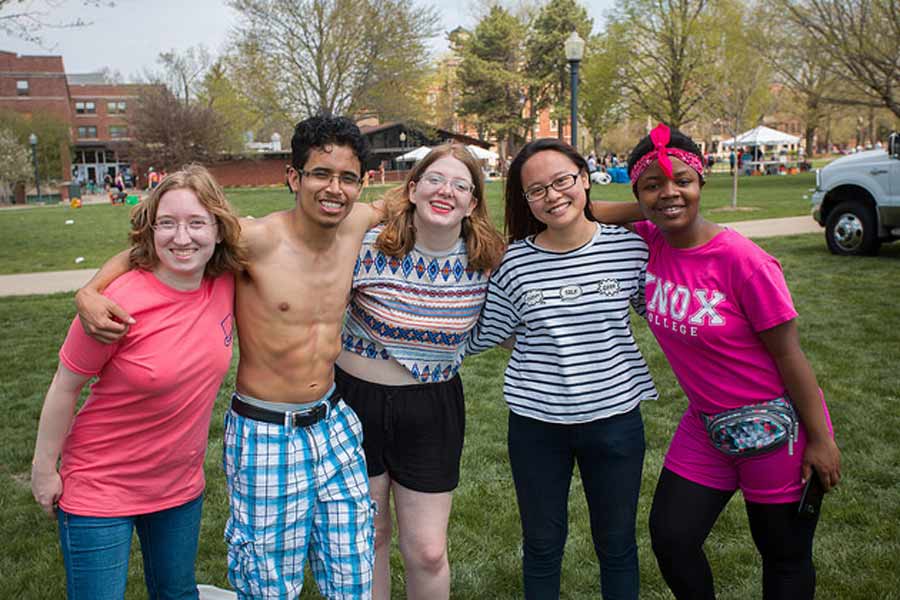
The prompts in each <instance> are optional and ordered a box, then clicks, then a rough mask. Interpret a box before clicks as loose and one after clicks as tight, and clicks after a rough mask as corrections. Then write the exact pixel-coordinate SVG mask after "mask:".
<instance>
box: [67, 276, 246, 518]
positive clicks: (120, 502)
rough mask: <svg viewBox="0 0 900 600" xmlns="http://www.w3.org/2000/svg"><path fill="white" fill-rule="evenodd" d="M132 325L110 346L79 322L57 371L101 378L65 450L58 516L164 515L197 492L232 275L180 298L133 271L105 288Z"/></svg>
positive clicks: (220, 369) (227, 359)
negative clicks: (61, 513) (132, 320)
mask: <svg viewBox="0 0 900 600" xmlns="http://www.w3.org/2000/svg"><path fill="white" fill-rule="evenodd" d="M105 295H106V296H109V297H110V298H112V299H113V300H115V301H116V302H117V303H118V304H119V305H121V306H122V307H123V308H124V309H125V310H127V311H128V312H129V313H130V314H131V315H132V316H133V317H134V318H135V319H136V320H137V323H135V324H134V325H132V326H131V329H130V330H129V331H128V333H127V334H126V335H125V336H124V337H123V338H122V339H121V340H119V342H117V343H115V344H109V345H107V344H101V343H99V342H96V341H94V340H93V339H91V338H89V337H88V336H87V335H86V334H85V333H84V331H83V329H82V327H81V323H79V322H78V318H76V319H75V320H74V321H73V323H72V326H71V327H70V328H69V333H68V335H67V336H66V341H65V342H64V343H63V346H62V348H61V349H60V351H59V358H60V361H61V362H62V364H63V365H65V366H66V367H67V368H69V369H70V370H72V371H73V372H75V373H80V374H82V375H98V376H99V379H98V380H97V381H96V382H95V383H94V384H93V385H92V386H91V393H90V396H89V397H88V399H87V400H86V401H85V403H84V406H83V407H82V408H81V410H80V411H79V412H78V414H77V415H76V416H75V421H74V423H73V425H72V429H71V431H70V433H69V435H68V436H67V437H66V440H65V444H64V446H63V451H62V466H61V469H60V475H61V476H62V480H63V493H62V497H61V498H60V502H59V505H60V506H61V507H62V508H63V510H65V511H67V512H70V513H73V514H77V515H83V516H96V517H109V516H127V515H135V514H144V513H149V512H155V511H159V510H165V509H167V508H172V507H175V506H179V505H181V504H184V503H186V502H188V501H190V500H193V499H194V498H196V497H197V496H199V495H200V493H201V492H202V491H203V488H204V484H205V481H204V477H203V459H204V456H205V453H206V442H207V437H208V434H209V421H210V416H211V414H212V409H213V403H214V401H215V399H216V394H217V392H218V390H219V386H220V385H221V383H222V378H223V377H224V376H225V373H226V372H227V371H228V367H229V365H230V363H231V349H232V343H233V337H232V336H233V316H232V313H233V308H234V277H233V276H232V275H222V276H220V277H217V278H215V279H213V278H209V277H207V278H204V279H203V282H202V284H201V286H200V288H199V289H197V290H193V291H190V292H180V291H177V290H174V289H172V288H170V287H169V286H167V285H165V284H163V283H162V282H161V281H159V280H158V279H157V278H156V276H155V275H153V274H152V273H150V272H148V271H141V270H133V271H129V272H128V273H126V274H125V275H123V276H122V277H120V278H118V279H116V280H115V281H114V282H113V283H112V284H111V285H110V286H109V288H108V289H107V290H106V292H105Z"/></svg>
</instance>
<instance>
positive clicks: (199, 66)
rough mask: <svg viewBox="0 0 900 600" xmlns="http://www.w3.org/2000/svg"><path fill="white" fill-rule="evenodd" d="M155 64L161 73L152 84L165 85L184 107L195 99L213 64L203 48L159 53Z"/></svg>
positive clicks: (210, 56) (209, 55) (200, 46)
mask: <svg viewBox="0 0 900 600" xmlns="http://www.w3.org/2000/svg"><path fill="white" fill-rule="evenodd" d="M156 62H157V63H158V64H159V65H160V67H162V72H161V73H159V74H157V75H156V76H155V77H154V78H153V83H163V84H165V85H166V86H167V87H168V88H169V89H170V90H171V91H172V93H173V94H174V95H175V97H176V98H179V99H180V100H181V101H182V103H184V105H185V106H186V105H187V104H188V103H189V102H190V101H191V100H192V99H194V98H196V97H197V93H198V92H199V89H200V86H201V84H202V82H203V78H204V77H205V76H206V72H207V71H208V70H209V68H210V67H211V66H212V64H213V62H214V61H213V57H212V55H211V54H210V53H209V50H207V49H206V47H205V46H203V45H202V44H201V45H198V46H192V47H190V48H188V49H187V50H184V51H183V52H177V51H175V50H169V51H168V52H160V54H159V56H158V57H157V59H156Z"/></svg>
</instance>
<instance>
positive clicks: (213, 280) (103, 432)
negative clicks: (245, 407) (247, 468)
mask: <svg viewBox="0 0 900 600" xmlns="http://www.w3.org/2000/svg"><path fill="white" fill-rule="evenodd" d="M131 219H132V230H131V233H130V237H131V241H132V247H131V251H130V262H131V266H132V267H133V270H131V271H129V272H128V273H126V274H125V275H123V276H122V277H120V278H119V279H117V280H116V281H115V282H113V284H112V285H110V286H109V288H108V289H107V290H106V292H105V294H106V295H107V296H109V297H110V298H112V299H114V300H115V301H116V302H117V303H119V304H120V305H121V306H122V307H123V308H124V309H125V310H127V311H128V312H129V313H130V314H131V315H133V316H134V318H135V320H134V322H133V323H132V324H131V325H130V329H129V330H128V332H127V333H126V334H125V336H123V337H122V338H121V339H120V340H119V341H118V342H116V343H114V344H109V345H105V344H102V343H100V342H97V341H95V340H93V339H91V338H90V337H88V336H87V334H86V333H85V332H84V331H83V330H82V327H81V325H80V323H78V319H76V320H75V321H74V322H73V323H72V326H71V327H70V328H69V333H68V335H67V337H66V340H65V342H64V343H63V346H62V348H61V349H60V352H59V357H60V362H59V367H58V368H57V371H56V375H55V376H54V377H53V381H52V383H51V384H50V389H49V390H48V391H47V397H46V399H45V400H44V407H43V410H42V412H41V419H40V425H39V426H38V434H37V443H36V445H35V452H34V462H33V467H32V473H31V488H32V493H33V494H34V497H35V500H37V502H38V504H40V506H41V508H43V509H44V511H45V512H46V513H47V514H48V516H50V517H51V518H52V517H55V518H56V519H57V520H58V523H59V533H60V545H61V546H62V553H63V559H64V563H65V567H66V582H67V590H68V597H69V598H70V599H73V598H89V599H91V600H97V599H98V598H101V599H102V598H111V599H112V598H122V597H123V595H124V593H125V583H126V580H127V575H128V556H129V550H130V546H131V537H132V532H133V530H134V529H137V532H138V536H139V538H140V541H141V549H142V553H143V558H144V572H145V580H146V583H147V588H148V591H149V594H150V597H152V598H156V597H167V598H168V597H179V598H196V597H197V586H196V583H195V581H194V560H195V557H196V553H197V543H198V538H199V532H200V512H201V508H202V494H203V488H204V477H203V459H204V456H205V452H206V442H207V434H208V430H209V420H210V416H211V413H212V407H213V402H214V401H215V398H216V394H217V392H218V389H219V386H220V384H221V383H222V378H223V377H224V376H225V373H226V372H227V371H228V367H229V365H230V362H231V349H232V341H233V337H232V336H233V328H232V312H233V305H234V275H233V273H234V272H236V271H238V270H239V269H240V268H241V267H242V265H243V263H244V260H245V259H244V251H243V250H242V248H241V246H240V244H239V236H240V225H239V224H238V221H237V218H236V216H235V214H234V213H233V211H232V210H231V207H230V206H229V205H228V202H227V200H226V199H225V196H224V194H223V193H222V190H221V188H219V186H218V185H217V184H216V183H215V181H214V180H213V179H212V176H211V175H210V174H209V172H208V171H206V169H204V168H202V167H199V166H191V167H187V168H186V169H184V170H183V171H179V172H177V173H173V174H172V175H171V176H170V177H168V178H167V179H165V180H164V181H163V182H162V184H161V185H159V186H158V187H157V188H155V189H154V191H153V193H152V194H151V195H150V197H149V198H148V199H147V200H145V201H144V202H142V203H141V204H139V205H138V206H137V207H135V210H134V211H133V213H132V215H131ZM93 377H97V380H96V382H95V383H94V384H93V385H92V386H91V393H90V394H89V396H88V398H87V400H86V401H85V402H84V405H83V406H82V408H81V410H80V411H78V414H77V415H74V411H75V405H76V403H77V400H78V397H79V395H80V392H81V388H82V387H83V386H84V384H85V383H87V382H88V381H89V380H90V379H91V378H93ZM60 458H61V461H60V466H59V469H58V470H57V460H58V459H60Z"/></svg>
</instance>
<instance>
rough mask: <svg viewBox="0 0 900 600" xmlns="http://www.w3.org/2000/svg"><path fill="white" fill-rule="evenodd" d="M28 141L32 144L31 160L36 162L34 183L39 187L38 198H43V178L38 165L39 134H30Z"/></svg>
mask: <svg viewBox="0 0 900 600" xmlns="http://www.w3.org/2000/svg"><path fill="white" fill-rule="evenodd" d="M28 143H29V144H31V162H32V163H33V164H34V185H35V187H36V188H37V199H38V201H40V199H41V180H40V178H39V177H38V167H37V136H36V135H35V134H33V133H32V134H31V135H29V136H28Z"/></svg>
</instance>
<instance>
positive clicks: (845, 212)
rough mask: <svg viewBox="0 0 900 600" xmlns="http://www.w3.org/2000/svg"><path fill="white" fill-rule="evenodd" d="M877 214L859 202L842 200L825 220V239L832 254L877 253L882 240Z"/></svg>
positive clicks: (855, 254)
mask: <svg viewBox="0 0 900 600" xmlns="http://www.w3.org/2000/svg"><path fill="white" fill-rule="evenodd" d="M875 229H876V227H875V215H874V214H872V211H871V210H870V209H869V208H868V207H866V206H864V205H862V204H859V203H857V202H841V203H840V204H838V205H837V206H836V207H835V208H834V210H833V211H831V214H829V215H828V220H827V221H826V222H825V241H826V242H827V243H828V249H829V250H831V252H832V254H841V255H845V256H859V255H863V254H875V253H876V252H878V246H880V245H881V242H880V241H879V239H878V232H877V231H876V230H875Z"/></svg>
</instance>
